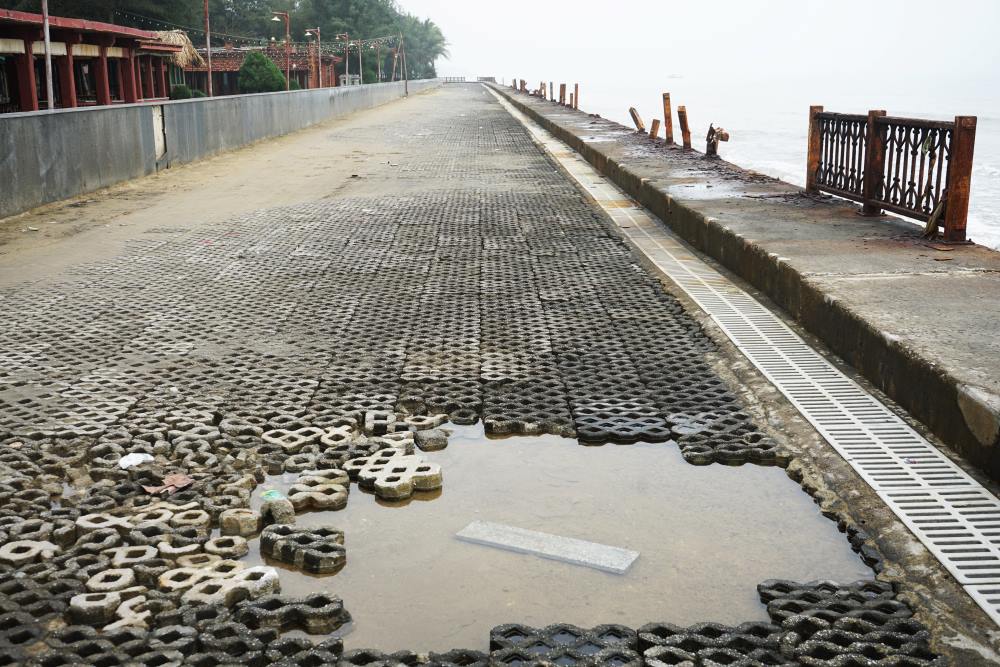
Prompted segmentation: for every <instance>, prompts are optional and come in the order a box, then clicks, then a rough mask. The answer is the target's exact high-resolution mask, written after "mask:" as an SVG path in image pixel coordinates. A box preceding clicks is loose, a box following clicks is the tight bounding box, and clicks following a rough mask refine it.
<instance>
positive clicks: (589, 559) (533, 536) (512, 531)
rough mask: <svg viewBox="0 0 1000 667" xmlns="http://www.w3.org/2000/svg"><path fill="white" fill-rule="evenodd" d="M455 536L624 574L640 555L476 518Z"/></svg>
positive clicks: (476, 542)
mask: <svg viewBox="0 0 1000 667" xmlns="http://www.w3.org/2000/svg"><path fill="white" fill-rule="evenodd" d="M455 536H456V537H457V538H458V539H460V540H462V541H464V542H472V543H473V544H484V545H486V546H491V547H499V548H501V549H509V550H510V551H516V552H518V553H526V554H532V555H535V556H541V557H542V558H551V559H553V560H558V561H562V562H564V563H570V564H572V565H582V566H584V567H591V568H594V569H595V570H602V571H604V572H612V573H614V574H625V573H626V572H627V571H628V569H629V567H631V566H632V563H634V562H635V559H636V558H638V557H639V552H638V551H631V550H629V549H619V548H618V547H610V546H608V545H606V544H598V543H597V542H588V541H586V540H578V539H575V538H572V537H561V536H559V535H550V534H549V533H540V532H538V531H535V530H526V529H524V528H516V527H514V526H505V525H503V524H500V523H491V522H489V521H473V522H472V523H470V524H469V525H468V526H466V527H465V528H463V529H462V530H460V531H459V532H458V533H457V534H456V535H455Z"/></svg>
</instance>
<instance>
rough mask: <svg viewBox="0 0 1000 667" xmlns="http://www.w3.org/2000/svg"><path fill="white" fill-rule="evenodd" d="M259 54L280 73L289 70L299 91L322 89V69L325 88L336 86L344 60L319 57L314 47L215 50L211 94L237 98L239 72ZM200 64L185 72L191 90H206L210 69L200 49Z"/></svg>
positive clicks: (202, 50)
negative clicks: (245, 63) (253, 56)
mask: <svg viewBox="0 0 1000 667" xmlns="http://www.w3.org/2000/svg"><path fill="white" fill-rule="evenodd" d="M253 51H260V52H261V53H263V54H264V55H265V56H267V57H268V58H269V59H270V60H271V62H273V63H274V64H275V65H276V66H277V67H278V69H279V70H281V73H282V74H284V73H285V67H286V65H287V67H288V73H289V80H290V81H293V82H295V83H296V84H298V87H299V88H303V89H304V88H319V87H320V86H319V79H320V69H322V78H323V87H324V88H328V87H331V86H336V85H337V75H336V65H337V63H340V62H342V61H343V58H341V57H339V56H334V55H332V54H329V53H324V54H322V55H320V53H319V49H318V48H316V46H315V45H313V44H309V45H306V46H303V45H300V44H294V45H292V47H291V48H290V49H289V50H288V52H287V63H286V52H285V47H284V46H283V45H270V46H266V47H260V46H250V47H234V46H232V45H226V46H225V47H221V48H220V47H213V48H212V94H214V95H236V94H237V93H239V92H240V91H239V71H240V68H241V67H242V66H243V61H244V60H246V57H247V55H248V54H249V53H251V52H253ZM198 55H200V56H201V60H202V62H201V63H196V64H191V65H188V66H187V67H185V68H184V72H185V75H186V80H187V84H188V86H190V87H191V89H192V90H193V89H198V90H201V91H206V90H207V84H206V79H207V76H208V66H207V65H206V64H205V61H206V60H207V58H206V51H205V49H198Z"/></svg>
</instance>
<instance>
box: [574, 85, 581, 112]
mask: <svg viewBox="0 0 1000 667" xmlns="http://www.w3.org/2000/svg"><path fill="white" fill-rule="evenodd" d="M573 108H574V109H579V108H580V84H578V83H574V84H573Z"/></svg>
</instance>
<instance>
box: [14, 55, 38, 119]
mask: <svg viewBox="0 0 1000 667" xmlns="http://www.w3.org/2000/svg"><path fill="white" fill-rule="evenodd" d="M34 44H35V40H33V39H26V40H24V53H23V54H21V56H20V57H19V58H18V59H17V87H18V97H19V100H20V105H21V111H38V91H37V89H36V88H35V56H34V55H33V54H32V53H31V50H32V48H33V47H34Z"/></svg>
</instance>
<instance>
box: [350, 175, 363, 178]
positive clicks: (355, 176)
mask: <svg viewBox="0 0 1000 667" xmlns="http://www.w3.org/2000/svg"><path fill="white" fill-rule="evenodd" d="M351 178H361V177H360V176H358V175H357V174H351Z"/></svg>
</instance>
